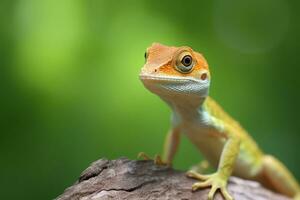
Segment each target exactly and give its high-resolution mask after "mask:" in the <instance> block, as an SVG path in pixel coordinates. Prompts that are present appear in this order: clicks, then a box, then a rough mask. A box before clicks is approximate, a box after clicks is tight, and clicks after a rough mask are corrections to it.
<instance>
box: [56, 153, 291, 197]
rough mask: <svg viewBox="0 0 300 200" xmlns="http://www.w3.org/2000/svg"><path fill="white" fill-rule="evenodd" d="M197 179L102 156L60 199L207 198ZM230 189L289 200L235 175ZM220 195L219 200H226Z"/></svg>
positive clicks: (244, 194)
mask: <svg viewBox="0 0 300 200" xmlns="http://www.w3.org/2000/svg"><path fill="white" fill-rule="evenodd" d="M195 182H196V180H193V179H191V178H187V177H186V176H185V173H184V172H182V171H178V170H174V169H172V168H168V167H165V166H157V165H155V164H154V163H153V161H143V160H139V161H136V160H128V159H126V158H121V159H117V160H107V159H100V160H98V161H96V162H94V163H92V164H91V166H90V167H88V168H87V169H86V170H84V171H83V172H82V174H81V176H80V178H79V180H78V181H77V182H76V183H75V184H74V185H73V186H71V187H69V188H67V189H66V190H65V192H64V193H63V194H62V195H60V196H59V197H58V198H57V200H69V199H72V200H79V199H80V200H100V199H101V200H106V199H173V200H179V199H180V200H183V199H185V200H187V199H195V200H196V199H197V200H207V194H208V192H209V188H208V189H203V190H199V191H197V192H192V191H191V186H192V184H193V183H195ZM228 189H229V192H230V193H231V194H232V196H233V197H234V198H235V200H289V198H287V197H284V196H282V195H280V194H276V193H274V192H271V191H269V190H267V189H265V188H263V187H262V186H261V185H260V184H259V183H257V182H253V181H248V180H243V179H240V178H236V177H231V178H230V181H229V183H228ZM222 199H223V198H222V196H221V194H219V193H218V194H216V197H215V200H222Z"/></svg>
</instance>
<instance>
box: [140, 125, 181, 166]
mask: <svg viewBox="0 0 300 200" xmlns="http://www.w3.org/2000/svg"><path fill="white" fill-rule="evenodd" d="M179 142H180V128H179V127H172V128H171V129H170V131H169V132H168V134H167V136H166V139H165V143H164V148H163V158H161V157H160V156H159V155H155V157H154V163H155V164H157V165H172V161H173V158H174V156H175V154H176V151H177V149H178V146H179ZM138 157H143V158H144V159H146V160H150V159H151V158H150V157H149V156H148V155H146V154H145V153H143V152H141V153H139V155H138Z"/></svg>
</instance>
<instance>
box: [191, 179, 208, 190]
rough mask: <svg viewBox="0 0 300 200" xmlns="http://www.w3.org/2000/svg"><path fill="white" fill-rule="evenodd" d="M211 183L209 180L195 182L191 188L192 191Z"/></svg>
mask: <svg viewBox="0 0 300 200" xmlns="http://www.w3.org/2000/svg"><path fill="white" fill-rule="evenodd" d="M210 185H211V184H210V182H209V181H205V182H197V183H194V184H193V185H192V190H193V191H196V190H198V189H200V188H205V187H208V186H210Z"/></svg>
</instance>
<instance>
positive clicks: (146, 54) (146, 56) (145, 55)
mask: <svg viewBox="0 0 300 200" xmlns="http://www.w3.org/2000/svg"><path fill="white" fill-rule="evenodd" d="M144 58H145V61H146V60H147V58H148V52H147V51H145V54H144Z"/></svg>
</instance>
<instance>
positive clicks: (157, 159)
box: [138, 152, 169, 165]
mask: <svg viewBox="0 0 300 200" xmlns="http://www.w3.org/2000/svg"><path fill="white" fill-rule="evenodd" d="M138 158H143V159H144V160H153V161H154V163H155V164H156V165H169V164H168V163H166V162H164V161H163V160H162V158H161V157H160V156H159V155H157V154H156V155H155V156H154V159H151V158H150V157H149V156H148V155H147V154H146V153H144V152H140V153H139V154H138Z"/></svg>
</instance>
